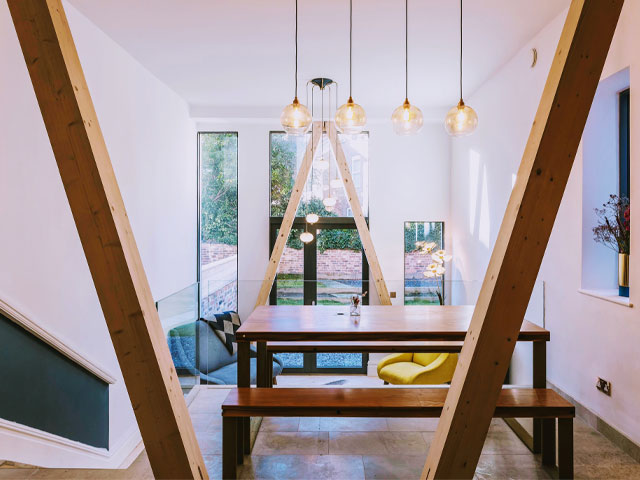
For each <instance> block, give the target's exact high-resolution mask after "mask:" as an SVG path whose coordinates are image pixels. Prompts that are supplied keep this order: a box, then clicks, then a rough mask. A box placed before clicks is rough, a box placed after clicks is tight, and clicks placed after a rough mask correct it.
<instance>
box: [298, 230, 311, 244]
mask: <svg viewBox="0 0 640 480" xmlns="http://www.w3.org/2000/svg"><path fill="white" fill-rule="evenodd" d="M312 240H313V234H311V233H309V232H303V233H301V234H300V241H302V242H303V243H309V242H311V241H312Z"/></svg>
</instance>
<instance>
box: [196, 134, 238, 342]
mask: <svg viewBox="0 0 640 480" xmlns="http://www.w3.org/2000/svg"><path fill="white" fill-rule="evenodd" d="M211 134H217V135H235V136H236V181H238V193H237V199H238V203H239V200H240V184H239V177H238V173H239V163H240V154H239V151H240V134H239V133H238V132H237V131H230V130H224V131H218V130H199V131H198V134H197V136H196V142H197V149H198V155H197V190H198V192H197V195H196V197H197V198H196V202H197V205H196V206H197V212H198V213H197V219H196V220H197V222H196V250H197V258H196V266H197V269H196V281H197V284H198V318H200V317H201V316H202V290H201V283H200V281H201V275H202V272H201V262H200V260H201V258H200V257H201V251H200V243H201V242H200V240H201V239H200V227H201V219H202V216H201V215H202V212H201V208H200V205H201V200H202V199H201V195H200V191H201V188H200V187H201V180H202V178H201V176H200V167H201V159H200V150H201V148H200V146H201V143H200V136H201V135H211ZM237 217H238V221H237V222H236V238H237V237H238V232H239V225H240V209H239V208H238V213H237ZM239 259H240V250H239V249H238V255H237V257H236V306H237V307H238V308H239V306H240V281H239V278H238V273H239ZM220 313H222V312H220ZM196 341H197V340H196ZM196 353H197V349H196Z"/></svg>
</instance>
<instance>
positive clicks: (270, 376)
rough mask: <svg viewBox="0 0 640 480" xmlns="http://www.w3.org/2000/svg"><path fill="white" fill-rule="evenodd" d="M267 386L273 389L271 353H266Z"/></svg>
mask: <svg viewBox="0 0 640 480" xmlns="http://www.w3.org/2000/svg"><path fill="white" fill-rule="evenodd" d="M267 372H268V373H267V377H268V378H267V382H268V383H267V386H268V387H269V388H272V387H273V380H274V378H273V353H271V352H268V353H267Z"/></svg>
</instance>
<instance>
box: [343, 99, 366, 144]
mask: <svg viewBox="0 0 640 480" xmlns="http://www.w3.org/2000/svg"><path fill="white" fill-rule="evenodd" d="M366 123H367V114H366V113H365V111H364V108H362V107H361V106H360V105H358V104H357V103H354V102H353V98H351V97H349V100H347V103H345V104H344V105H342V106H341V107H340V108H339V109H338V110H337V111H336V127H337V128H338V131H340V133H344V134H346V135H356V134H358V133H360V132H362V130H364V126H365V125H366Z"/></svg>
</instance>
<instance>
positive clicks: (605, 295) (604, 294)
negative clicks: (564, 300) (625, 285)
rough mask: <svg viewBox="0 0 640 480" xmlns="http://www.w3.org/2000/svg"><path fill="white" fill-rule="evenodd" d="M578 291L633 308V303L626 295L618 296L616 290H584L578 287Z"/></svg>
mask: <svg viewBox="0 0 640 480" xmlns="http://www.w3.org/2000/svg"><path fill="white" fill-rule="evenodd" d="M578 292H580V293H582V294H584V295H589V296H590V297H595V298H599V299H601V300H606V301H607V302H611V303H617V304H618V305H622V306H624V307H629V308H633V303H631V302H630V301H629V299H628V298H627V297H621V296H619V295H618V291H617V290H585V289H582V288H580V289H578Z"/></svg>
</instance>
